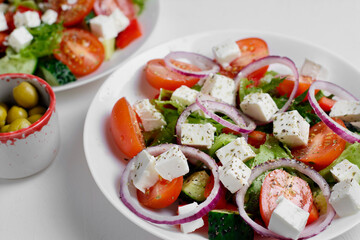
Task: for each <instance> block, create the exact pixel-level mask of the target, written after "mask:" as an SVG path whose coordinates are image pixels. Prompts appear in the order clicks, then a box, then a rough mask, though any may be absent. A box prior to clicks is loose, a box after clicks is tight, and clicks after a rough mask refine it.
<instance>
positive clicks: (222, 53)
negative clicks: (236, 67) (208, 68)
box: [213, 41, 241, 68]
mask: <svg viewBox="0 0 360 240" xmlns="http://www.w3.org/2000/svg"><path fill="white" fill-rule="evenodd" d="M213 53H214V55H215V59H216V61H217V62H218V63H219V64H221V66H222V67H223V68H226V67H227V66H229V64H230V63H231V62H232V61H234V60H235V59H237V58H238V57H240V56H241V51H240V48H239V46H238V45H237V44H236V42H235V41H227V42H223V43H221V44H219V45H217V46H214V47H213Z"/></svg>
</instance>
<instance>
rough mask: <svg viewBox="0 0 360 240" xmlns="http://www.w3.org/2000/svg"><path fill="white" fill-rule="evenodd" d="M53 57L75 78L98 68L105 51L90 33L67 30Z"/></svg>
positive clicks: (80, 30)
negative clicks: (65, 66) (66, 67)
mask: <svg viewBox="0 0 360 240" xmlns="http://www.w3.org/2000/svg"><path fill="white" fill-rule="evenodd" d="M54 56H55V58H56V59H58V60H59V61H62V62H63V63H64V64H65V65H67V66H68V67H69V69H70V71H71V72H72V73H74V74H75V75H76V76H84V75H87V74H90V73H92V72H94V71H95V70H96V69H98V68H99V67H100V65H101V64H102V62H103V61H104V59H105V50H104V46H103V45H102V43H101V42H100V41H99V40H98V39H97V37H95V36H94V35H92V34H91V33H90V32H88V31H85V30H83V29H78V28H69V29H66V30H65V31H64V33H63V38H62V40H61V43H60V48H59V49H56V50H55V51H54Z"/></svg>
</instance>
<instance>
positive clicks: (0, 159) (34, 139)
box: [0, 74, 60, 179]
mask: <svg viewBox="0 0 360 240" xmlns="http://www.w3.org/2000/svg"><path fill="white" fill-rule="evenodd" d="M23 81H28V82H30V83H31V84H32V85H33V86H35V87H36V89H37V91H38V93H39V103H41V105H43V106H47V111H46V112H45V114H44V115H43V116H42V117H41V118H40V119H39V120H38V121H36V122H35V123H33V124H32V125H31V126H30V127H28V128H24V129H20V130H18V131H15V132H10V133H0V178H6V179H16V178H23V177H27V176H30V175H33V174H35V173H37V172H39V171H41V170H43V169H45V168H46V167H47V166H49V164H50V163H51V162H52V161H53V160H54V159H55V157H56V155H57V153H58V151H59V146H60V133H59V123H58V116H57V113H56V109H55V105H56V100H55V94H54V92H53V90H52V89H51V87H50V86H49V85H48V84H47V83H46V82H45V81H44V80H42V79H40V78H38V77H36V76H33V75H28V74H3V75H0V102H5V103H7V104H9V105H13V104H15V102H14V100H13V98H12V89H13V88H14V87H15V86H17V85H18V84H20V83H21V82H23Z"/></svg>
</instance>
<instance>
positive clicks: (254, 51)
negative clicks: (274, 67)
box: [221, 38, 269, 82]
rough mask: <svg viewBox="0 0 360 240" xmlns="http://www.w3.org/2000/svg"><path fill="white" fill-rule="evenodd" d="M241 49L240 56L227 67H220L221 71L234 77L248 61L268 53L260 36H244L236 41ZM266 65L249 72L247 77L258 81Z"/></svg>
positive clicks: (263, 73) (265, 69)
mask: <svg viewBox="0 0 360 240" xmlns="http://www.w3.org/2000/svg"><path fill="white" fill-rule="evenodd" d="M236 43H237V45H238V46H239V48H240V50H241V56H240V57H239V58H237V59H235V60H234V61H233V62H231V63H230V68H229V69H226V70H224V69H222V70H221V73H223V74H224V75H226V76H228V77H230V78H234V77H235V76H236V75H237V74H238V72H239V71H240V70H241V69H243V68H244V67H245V66H246V65H248V64H249V63H251V62H253V61H255V60H257V59H260V58H263V57H266V56H268V55H269V49H268V46H267V44H266V42H265V41H264V40H262V39H260V38H245V39H241V40H239V41H237V42H236ZM267 69H268V67H267V66H266V67H263V68H260V69H259V70H256V71H255V72H253V73H251V74H250V75H249V76H248V78H249V79H251V80H253V81H255V82H258V80H260V79H261V78H262V77H263V76H264V75H265V73H266V71H267Z"/></svg>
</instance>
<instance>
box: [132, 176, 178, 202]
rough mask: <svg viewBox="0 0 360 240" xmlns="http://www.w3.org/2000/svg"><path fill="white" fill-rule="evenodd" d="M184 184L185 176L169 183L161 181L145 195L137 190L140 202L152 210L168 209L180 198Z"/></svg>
mask: <svg viewBox="0 0 360 240" xmlns="http://www.w3.org/2000/svg"><path fill="white" fill-rule="evenodd" d="M183 182H184V178H183V176H180V177H178V178H175V179H173V180H172V181H167V180H165V179H160V180H159V181H158V182H157V183H155V185H154V186H152V187H151V188H149V189H147V190H146V191H145V193H143V192H141V191H139V190H137V198H138V200H139V202H140V203H141V204H142V205H144V206H146V207H148V208H152V209H161V208H166V207H168V206H170V205H171V204H173V203H174V202H175V201H176V200H177V198H178V197H179V195H180V193H181V189H182V185H183Z"/></svg>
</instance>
